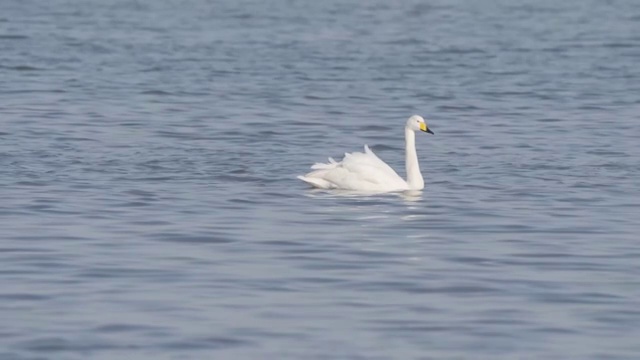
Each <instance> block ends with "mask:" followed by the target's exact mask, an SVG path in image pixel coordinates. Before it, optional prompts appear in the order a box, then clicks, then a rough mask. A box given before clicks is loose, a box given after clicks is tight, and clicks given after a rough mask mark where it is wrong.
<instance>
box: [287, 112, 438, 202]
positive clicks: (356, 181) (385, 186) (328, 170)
mask: <svg viewBox="0 0 640 360" xmlns="http://www.w3.org/2000/svg"><path fill="white" fill-rule="evenodd" d="M416 131H424V132H427V133H429V134H433V131H431V130H430V129H429V127H428V126H427V123H426V122H425V121H424V119H423V118H422V116H420V115H413V116H411V117H410V118H409V119H408V120H407V123H406V125H405V127H404V139H405V149H406V155H405V156H406V170H407V180H406V181H405V180H404V179H403V178H401V177H400V176H399V175H398V174H397V173H396V172H395V171H393V169H392V168H391V167H390V166H389V165H387V164H386V163H385V162H384V161H382V160H380V158H379V157H378V156H376V154H374V153H373V151H371V149H369V146H367V145H365V146H364V153H361V152H353V153H345V154H344V158H343V159H342V161H340V162H338V161H335V160H333V159H332V158H329V162H328V163H327V164H323V163H316V164H314V165H313V166H312V167H311V169H313V171H312V172H310V173H308V174H306V175H303V176H298V179H300V180H302V181H304V182H306V183H307V184H309V185H311V186H312V187H315V188H320V189H339V190H355V191H367V192H390V191H404V190H422V189H423V188H424V180H423V179H422V174H421V173H420V165H419V164H418V155H417V154H416V135H415V132H416Z"/></svg>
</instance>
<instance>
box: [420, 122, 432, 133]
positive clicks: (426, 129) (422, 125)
mask: <svg viewBox="0 0 640 360" xmlns="http://www.w3.org/2000/svg"><path fill="white" fill-rule="evenodd" d="M420 130H422V131H424V132H426V133H429V134H431V135H434V133H433V131H431V129H429V128H428V127H427V124H425V123H420Z"/></svg>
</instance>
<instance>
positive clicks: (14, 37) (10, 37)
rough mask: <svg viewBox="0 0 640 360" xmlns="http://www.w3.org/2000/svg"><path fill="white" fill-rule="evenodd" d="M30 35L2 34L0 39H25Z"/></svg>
mask: <svg viewBox="0 0 640 360" xmlns="http://www.w3.org/2000/svg"><path fill="white" fill-rule="evenodd" d="M28 38H29V37H28V36H27V35H18V34H16V35H11V34H6V35H0V40H23V39H28Z"/></svg>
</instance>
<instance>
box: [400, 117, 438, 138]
mask: <svg viewBox="0 0 640 360" xmlns="http://www.w3.org/2000/svg"><path fill="white" fill-rule="evenodd" d="M405 128H407V129H409V130H413V131H424V132H427V133H429V134H433V131H431V129H429V126H427V123H426V121H424V119H423V118H422V116H420V115H413V116H412V117H410V118H409V120H407V125H406V126H405Z"/></svg>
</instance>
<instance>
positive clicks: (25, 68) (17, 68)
mask: <svg viewBox="0 0 640 360" xmlns="http://www.w3.org/2000/svg"><path fill="white" fill-rule="evenodd" d="M0 69H7V70H15V71H40V70H44V69H42V68H37V67H34V66H29V65H18V66H2V65H0Z"/></svg>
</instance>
